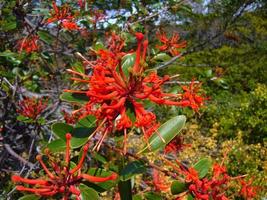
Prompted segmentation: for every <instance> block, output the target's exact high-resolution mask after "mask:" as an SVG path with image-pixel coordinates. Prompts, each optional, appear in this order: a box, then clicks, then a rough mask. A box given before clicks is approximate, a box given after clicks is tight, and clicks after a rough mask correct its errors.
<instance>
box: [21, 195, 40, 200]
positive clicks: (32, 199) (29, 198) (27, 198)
mask: <svg viewBox="0 0 267 200" xmlns="http://www.w3.org/2000/svg"><path fill="white" fill-rule="evenodd" d="M40 198H41V197H40V196H37V195H35V194H28V195H24V196H23V197H20V198H19V199H18V200H38V199H40Z"/></svg>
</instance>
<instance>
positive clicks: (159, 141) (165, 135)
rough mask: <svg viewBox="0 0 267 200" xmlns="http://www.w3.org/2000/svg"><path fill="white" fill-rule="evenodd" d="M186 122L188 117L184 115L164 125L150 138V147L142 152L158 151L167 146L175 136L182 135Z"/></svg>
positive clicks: (146, 147)
mask: <svg viewBox="0 0 267 200" xmlns="http://www.w3.org/2000/svg"><path fill="white" fill-rule="evenodd" d="M185 121H186V117H185V116H184V115H179V116H176V117H173V118H171V119H170V120H168V121H167V122H165V123H164V124H162V125H161V126H160V127H159V128H158V130H157V131H156V132H155V133H154V134H153V135H152V136H150V138H149V139H148V144H149V145H146V146H145V148H144V149H143V150H141V152H147V151H149V150H151V151H156V150H158V149H160V148H162V147H164V146H166V145H167V144H168V143H169V142H170V141H171V140H172V139H173V138H174V137H175V136H177V135H178V134H179V133H180V131H181V130H182V128H183V127H184V125H185ZM163 140H164V141H163ZM141 152H139V153H141Z"/></svg>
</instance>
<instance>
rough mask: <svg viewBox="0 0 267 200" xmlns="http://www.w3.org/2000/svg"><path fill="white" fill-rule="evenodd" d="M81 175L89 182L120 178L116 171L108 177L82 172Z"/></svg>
mask: <svg viewBox="0 0 267 200" xmlns="http://www.w3.org/2000/svg"><path fill="white" fill-rule="evenodd" d="M81 177H83V178H84V179H86V180H87V181H89V182H96V183H98V182H106V181H110V180H116V179H117V178H118V175H117V174H115V173H112V174H111V175H110V176H107V177H97V176H91V175H88V174H81Z"/></svg>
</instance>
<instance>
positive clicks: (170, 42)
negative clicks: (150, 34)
mask: <svg viewBox="0 0 267 200" xmlns="http://www.w3.org/2000/svg"><path fill="white" fill-rule="evenodd" d="M157 37H158V39H159V41H160V42H161V43H162V45H161V46H157V48H158V49H159V50H160V51H166V52H169V53H170V54H171V55H172V56H177V55H179V54H180V51H179V49H182V48H185V47H186V41H181V42H180V43H179V40H180V36H179V34H178V33H174V34H173V36H172V37H171V38H167V36H166V33H165V32H162V33H160V32H158V33H157Z"/></svg>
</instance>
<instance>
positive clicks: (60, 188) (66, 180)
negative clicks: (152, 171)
mask: <svg viewBox="0 0 267 200" xmlns="http://www.w3.org/2000/svg"><path fill="white" fill-rule="evenodd" d="M70 140H71V134H70V133H67V134H66V153H65V163H64V164H61V163H62V162H61V163H60V162H56V161H55V158H53V157H52V155H51V154H50V152H49V150H48V149H46V150H45V153H46V155H47V157H48V161H49V163H50V164H51V166H52V169H53V172H51V171H50V170H49V169H48V167H47V166H46V165H45V163H44V162H43V160H42V156H40V155H38V156H37V157H36V159H37V160H38V161H39V162H40V164H41V166H42V167H43V169H44V171H45V173H46V177H44V178H42V179H28V178H23V177H20V176H17V175H13V176H12V181H13V182H15V183H24V184H28V185H33V186H34V187H24V186H22V185H18V186H16V189H17V190H19V191H26V192H32V193H35V194H37V195H40V196H54V195H56V194H62V196H63V200H68V199H70V196H71V195H72V194H73V195H75V196H76V199H77V200H80V199H81V198H80V193H81V192H80V190H79V189H78V186H79V184H80V183H81V182H82V181H83V180H86V181H89V182H106V181H109V180H115V179H117V174H115V173H113V174H111V175H110V176H107V177H96V176H91V175H88V174H83V173H81V168H82V166H83V163H84V160H85V158H86V154H87V151H88V148H89V145H88V144H86V145H85V146H84V147H83V154H82V156H81V158H80V160H79V163H78V164H77V165H76V166H75V167H73V168H71V166H70Z"/></svg>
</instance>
